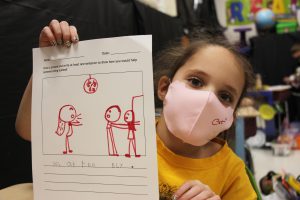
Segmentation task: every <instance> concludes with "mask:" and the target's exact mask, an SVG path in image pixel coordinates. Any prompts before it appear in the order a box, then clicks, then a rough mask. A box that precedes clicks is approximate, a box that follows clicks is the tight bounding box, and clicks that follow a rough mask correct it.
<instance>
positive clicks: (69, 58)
mask: <svg viewBox="0 0 300 200" xmlns="http://www.w3.org/2000/svg"><path fill="white" fill-rule="evenodd" d="M83 57H84V56H77V57H66V58H57V59H49V60H50V61H55V60H67V59H73V58H83Z"/></svg>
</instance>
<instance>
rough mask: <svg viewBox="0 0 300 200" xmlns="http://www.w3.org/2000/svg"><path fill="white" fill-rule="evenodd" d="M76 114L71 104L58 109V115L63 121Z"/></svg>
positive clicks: (67, 120)
mask: <svg viewBox="0 0 300 200" xmlns="http://www.w3.org/2000/svg"><path fill="white" fill-rule="evenodd" d="M76 116H77V114H76V110H75V108H74V106H72V105H65V106H63V107H62V108H61V109H60V111H59V117H60V119H61V120H62V121H64V122H71V121H73V120H74V119H75V118H76Z"/></svg>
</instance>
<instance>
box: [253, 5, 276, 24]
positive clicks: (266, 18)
mask: <svg viewBox="0 0 300 200" xmlns="http://www.w3.org/2000/svg"><path fill="white" fill-rule="evenodd" d="M255 22H256V25H257V28H259V29H269V28H272V27H273V26H274V25H275V22H276V21H275V14H274V13H273V11H272V10H271V9H268V8H263V9H261V10H259V11H258V12H257V13H256V15H255Z"/></svg>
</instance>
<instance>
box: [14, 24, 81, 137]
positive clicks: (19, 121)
mask: <svg viewBox="0 0 300 200" xmlns="http://www.w3.org/2000/svg"><path fill="white" fill-rule="evenodd" d="M77 41H78V34H77V30H76V28H75V27H74V26H70V25H69V24H68V23H67V22H66V21H62V22H59V21H57V20H52V21H51V22H50V24H49V25H48V26H45V27H44V28H43V30H42V31H41V33H40V37H39V47H47V46H51V45H52V46H56V45H62V44H64V45H65V46H66V47H70V45H71V43H72V42H73V43H75V42H77ZM31 98H32V78H30V80H29V83H28V85H27V87H26V89H25V92H24V94H23V97H22V100H21V103H20V106H19V110H18V114H17V118H16V123H15V126H16V131H17V133H18V134H19V135H20V136H21V137H22V138H24V139H26V140H31Z"/></svg>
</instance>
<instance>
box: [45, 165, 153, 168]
mask: <svg viewBox="0 0 300 200" xmlns="http://www.w3.org/2000/svg"><path fill="white" fill-rule="evenodd" d="M44 167H69V168H75V167H80V168H101V169H120V168H122V169H147V168H137V167H96V166H80V165H78V166H73V165H72V166H68V165H44Z"/></svg>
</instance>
